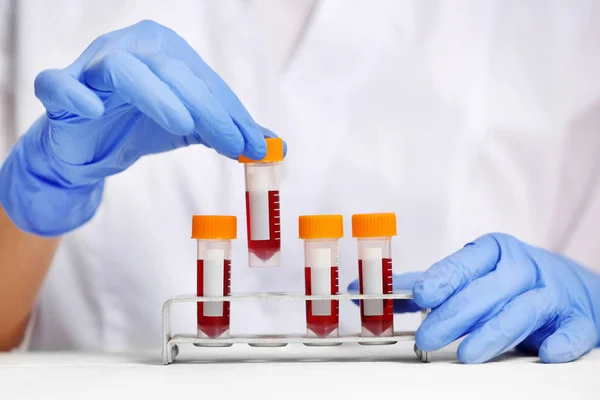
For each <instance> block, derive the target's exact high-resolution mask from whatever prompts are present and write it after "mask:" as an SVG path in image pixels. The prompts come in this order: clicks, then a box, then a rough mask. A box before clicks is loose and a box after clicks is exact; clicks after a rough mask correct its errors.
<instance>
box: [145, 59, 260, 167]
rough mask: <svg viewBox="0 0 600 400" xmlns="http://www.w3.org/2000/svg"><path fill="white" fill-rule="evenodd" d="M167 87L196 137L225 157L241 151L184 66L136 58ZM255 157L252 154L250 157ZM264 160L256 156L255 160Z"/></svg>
mask: <svg viewBox="0 0 600 400" xmlns="http://www.w3.org/2000/svg"><path fill="white" fill-rule="evenodd" d="M137 57H139V58H141V60H142V61H144V62H145V63H146V65H148V67H149V68H150V70H151V71H152V72H154V73H155V74H156V76H158V77H159V78H160V79H161V80H163V81H164V82H165V83H167V84H168V85H169V86H170V87H171V89H172V90H173V91H174V92H175V94H177V95H178V97H179V99H180V100H181V101H182V102H183V103H184V104H185V105H186V106H187V108H188V110H189V112H190V114H191V115H192V117H193V119H194V122H195V124H196V132H197V134H198V135H199V136H200V137H201V138H202V139H203V140H204V141H205V142H206V143H207V144H208V145H209V146H210V147H212V148H213V149H215V150H216V151H217V152H219V153H220V154H223V155H225V156H227V157H238V156H239V155H240V154H242V152H243V151H244V147H245V144H244V137H243V136H242V133H241V132H240V130H239V129H238V127H237V126H236V124H235V123H234V121H233V120H232V119H231V116H230V115H229V114H228V112H227V111H226V110H225V108H224V107H223V105H222V104H221V103H220V102H219V100H217V98H216V97H215V96H213V94H212V93H211V92H210V90H209V89H208V87H207V86H206V84H205V83H204V82H203V81H202V80H201V79H200V78H198V77H197V76H196V75H195V74H194V73H193V72H192V71H191V70H190V69H189V68H188V67H187V65H186V64H185V63H184V62H183V61H181V60H179V59H176V58H172V57H169V56H167V55H164V54H154V55H149V56H137ZM254 155H255V156H256V154H254ZM262 156H264V152H263V154H262V155H260V154H259V155H258V157H259V158H262Z"/></svg>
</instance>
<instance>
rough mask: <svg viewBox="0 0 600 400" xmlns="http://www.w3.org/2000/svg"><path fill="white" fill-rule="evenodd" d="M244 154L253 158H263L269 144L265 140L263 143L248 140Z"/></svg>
mask: <svg viewBox="0 0 600 400" xmlns="http://www.w3.org/2000/svg"><path fill="white" fill-rule="evenodd" d="M242 154H243V155H244V156H245V157H248V158H249V159H251V160H262V159H263V158H265V156H266V155H267V146H266V144H265V143H264V140H263V141H262V143H261V144H258V143H250V142H246V144H245V146H244V152H243V153H242Z"/></svg>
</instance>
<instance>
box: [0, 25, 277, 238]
mask: <svg viewBox="0 0 600 400" xmlns="http://www.w3.org/2000/svg"><path fill="white" fill-rule="evenodd" d="M35 94H36V96H37V97H38V98H39V99H40V100H41V102H42V103H43V105H44V107H45V108H46V111H47V113H46V115H44V116H43V117H41V118H40V119H39V120H37V122H35V124H34V125H33V126H32V127H31V128H30V130H29V131H28V132H27V133H26V134H25V135H24V136H23V137H22V138H21V140H20V141H19V142H18V143H17V144H16V145H15V147H14V148H13V150H12V152H11V153H10V154H9V156H8V158H7V159H6V161H5V162H4V165H3V166H2V169H1V170H0V203H1V204H2V206H3V207H4V210H5V211H6V213H7V214H8V216H9V217H10V218H11V219H12V221H13V222H14V223H15V224H16V225H17V226H18V227H19V228H20V229H22V230H24V231H26V232H30V233H33V234H36V235H40V236H54V235H60V234H63V233H65V232H68V231H70V230H73V229H75V228H77V227H79V226H81V225H82V224H84V223H85V222H87V221H88V220H89V219H91V218H92V216H93V215H94V213H95V212H96V209H97V208H98V205H99V204H100V201H101V197H102V191H103V187H104V179H105V178H106V177H107V176H109V175H113V174H116V173H119V172H121V171H123V170H125V169H126V168H128V167H129V166H130V165H132V164H133V163H134V162H135V161H136V160H138V159H139V158H140V157H142V156H144V155H147V154H152V153H160V152H164V151H169V150H173V149H176V148H178V147H182V146H188V145H191V144H203V145H205V146H208V147H212V148H213V149H215V150H216V151H217V152H219V153H220V154H223V155H225V156H227V157H231V158H235V157H237V156H239V155H240V154H243V155H245V156H247V157H249V158H253V159H260V158H262V157H264V156H265V153H266V145H265V141H264V136H268V137H272V136H274V134H273V133H272V132H270V131H268V130H266V129H264V128H261V127H260V126H259V125H257V124H256V123H255V122H254V121H253V119H252V117H251V116H250V114H249V113H248V112H247V111H246V109H245V108H244V106H243V105H242V104H241V102H240V101H239V99H238V98H237V97H236V95H235V94H234V93H233V92H232V91H231V89H230V88H229V87H228V86H227V84H226V83H225V82H224V81H223V80H222V79H221V78H220V77H219V76H218V75H217V74H216V73H215V72H214V71H213V70H212V69H211V68H210V67H209V66H208V65H206V64H205V63H204V61H203V60H202V59H201V58H200V56H199V55H198V54H197V53H196V52H195V51H194V50H193V49H192V48H191V47H190V46H189V45H188V44H187V43H186V42H185V40H184V39H182V38H181V37H179V36H178V35H177V34H176V33H175V32H173V31H171V30H170V29H168V28H165V27H163V26H161V25H159V24H157V23H154V22H151V21H142V22H140V23H138V24H136V25H133V26H130V27H128V28H125V29H121V30H118V31H114V32H110V33H108V34H105V35H103V36H101V37H99V38H98V39H96V40H95V41H94V42H93V43H92V44H91V45H90V46H89V47H88V48H87V49H86V50H85V51H84V52H83V54H81V56H80V57H79V58H78V59H77V60H76V61H75V62H74V63H73V64H71V65H70V66H68V67H67V68H65V69H63V70H46V71H43V72H42V73H40V74H39V75H38V77H37V78H36V80H35Z"/></svg>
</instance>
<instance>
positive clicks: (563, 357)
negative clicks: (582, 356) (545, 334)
mask: <svg viewBox="0 0 600 400" xmlns="http://www.w3.org/2000/svg"><path fill="white" fill-rule="evenodd" d="M539 358H540V361H541V362H543V363H547V364H555V363H566V362H570V361H573V360H575V359H576V358H577V355H576V354H574V349H573V343H571V341H570V339H569V338H568V337H567V336H566V335H564V334H555V335H553V336H551V337H549V338H548V339H546V340H545V341H544V343H542V345H541V346H540V351H539Z"/></svg>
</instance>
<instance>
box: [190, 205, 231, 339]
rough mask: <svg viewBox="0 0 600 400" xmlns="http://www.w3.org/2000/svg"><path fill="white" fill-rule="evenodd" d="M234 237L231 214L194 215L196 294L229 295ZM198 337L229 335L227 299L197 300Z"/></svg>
mask: <svg viewBox="0 0 600 400" xmlns="http://www.w3.org/2000/svg"><path fill="white" fill-rule="evenodd" d="M236 236H237V220H236V217H234V216H221V215H194V216H193V217H192V238H193V239H196V241H197V247H198V262H197V267H196V268H197V283H198V287H197V289H198V297H203V296H205V297H222V296H229V295H230V290H231V241H232V240H233V239H235V238H236ZM197 312H198V336H199V337H204V338H211V339H215V338H227V337H229V302H228V301H225V302H221V301H219V302H199V303H198V310H197Z"/></svg>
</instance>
